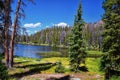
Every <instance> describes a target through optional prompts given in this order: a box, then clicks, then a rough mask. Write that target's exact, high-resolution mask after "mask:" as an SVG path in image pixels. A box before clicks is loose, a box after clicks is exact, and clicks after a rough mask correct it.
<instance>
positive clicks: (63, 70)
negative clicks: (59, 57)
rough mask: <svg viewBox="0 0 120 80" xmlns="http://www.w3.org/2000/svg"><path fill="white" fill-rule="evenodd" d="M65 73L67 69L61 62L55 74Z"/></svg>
mask: <svg viewBox="0 0 120 80" xmlns="http://www.w3.org/2000/svg"><path fill="white" fill-rule="evenodd" d="M64 72H65V68H64V67H63V66H62V63H61V62H58V63H57V66H56V68H55V73H64Z"/></svg>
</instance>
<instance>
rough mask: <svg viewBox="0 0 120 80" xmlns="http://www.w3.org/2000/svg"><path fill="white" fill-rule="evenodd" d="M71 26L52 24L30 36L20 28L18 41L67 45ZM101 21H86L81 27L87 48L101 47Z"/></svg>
mask: <svg viewBox="0 0 120 80" xmlns="http://www.w3.org/2000/svg"><path fill="white" fill-rule="evenodd" d="M71 28H72V27H71V26H66V27H62V26H54V27H51V28H46V29H43V30H41V31H39V32H37V33H35V34H32V35H30V36H28V35H27V33H26V32H25V29H23V30H22V34H23V35H22V36H21V38H20V39H19V41H20V42H29V43H36V44H49V45H53V46H56V45H64V46H68V38H69V36H70V34H71ZM102 31H103V21H101V20H100V21H98V22H96V23H87V24H85V26H84V27H83V36H84V42H85V46H86V48H87V49H101V46H102V36H101V35H102Z"/></svg>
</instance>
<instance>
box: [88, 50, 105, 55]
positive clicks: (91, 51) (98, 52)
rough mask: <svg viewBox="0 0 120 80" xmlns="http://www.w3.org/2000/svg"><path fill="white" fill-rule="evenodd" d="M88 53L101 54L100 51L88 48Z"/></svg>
mask: <svg viewBox="0 0 120 80" xmlns="http://www.w3.org/2000/svg"><path fill="white" fill-rule="evenodd" d="M86 52H87V53H88V54H103V53H102V52H101V51H95V50H90V51H86Z"/></svg>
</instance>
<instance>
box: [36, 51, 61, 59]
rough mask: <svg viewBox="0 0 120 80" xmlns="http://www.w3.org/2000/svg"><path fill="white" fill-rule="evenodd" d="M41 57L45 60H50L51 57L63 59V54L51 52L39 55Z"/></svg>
mask: <svg viewBox="0 0 120 80" xmlns="http://www.w3.org/2000/svg"><path fill="white" fill-rule="evenodd" d="M37 54H39V55H41V56H42V57H44V58H49V57H62V54H61V53H60V52H55V51H51V52H40V53H37Z"/></svg>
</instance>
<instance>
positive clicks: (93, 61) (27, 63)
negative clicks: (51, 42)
mask: <svg viewBox="0 0 120 80" xmlns="http://www.w3.org/2000/svg"><path fill="white" fill-rule="evenodd" d="M87 53H88V54H89V55H93V54H98V55H101V54H103V53H102V52H99V51H87ZM48 54H49V55H48ZM60 54H61V53H60V52H49V53H48V52H47V53H40V55H43V56H47V57H48V56H51V57H50V58H41V59H35V58H25V57H15V58H14V67H13V68H12V69H9V70H8V74H9V75H12V77H13V79H14V77H16V76H17V77H18V75H24V74H25V75H24V77H28V76H29V74H31V72H32V73H34V74H36V73H37V74H55V69H56V65H54V66H52V64H54V63H56V62H61V63H62V65H63V67H64V68H65V74H71V73H73V72H71V71H70V65H69V59H68V58H67V57H59V56H57V55H60ZM53 56H57V57H53ZM49 63H51V64H49ZM80 65H83V64H80ZM99 65H100V58H95V57H87V58H86V65H85V66H86V67H87V69H88V72H81V73H82V74H86V75H90V76H94V75H97V74H99V75H101V76H103V75H104V73H103V72H101V71H100V70H99ZM44 67H46V68H45V69H43V68H44ZM26 73H27V74H28V75H26ZM86 75H83V76H86ZM95 80H96V79H95ZM100 80H103V78H102V79H100Z"/></svg>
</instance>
